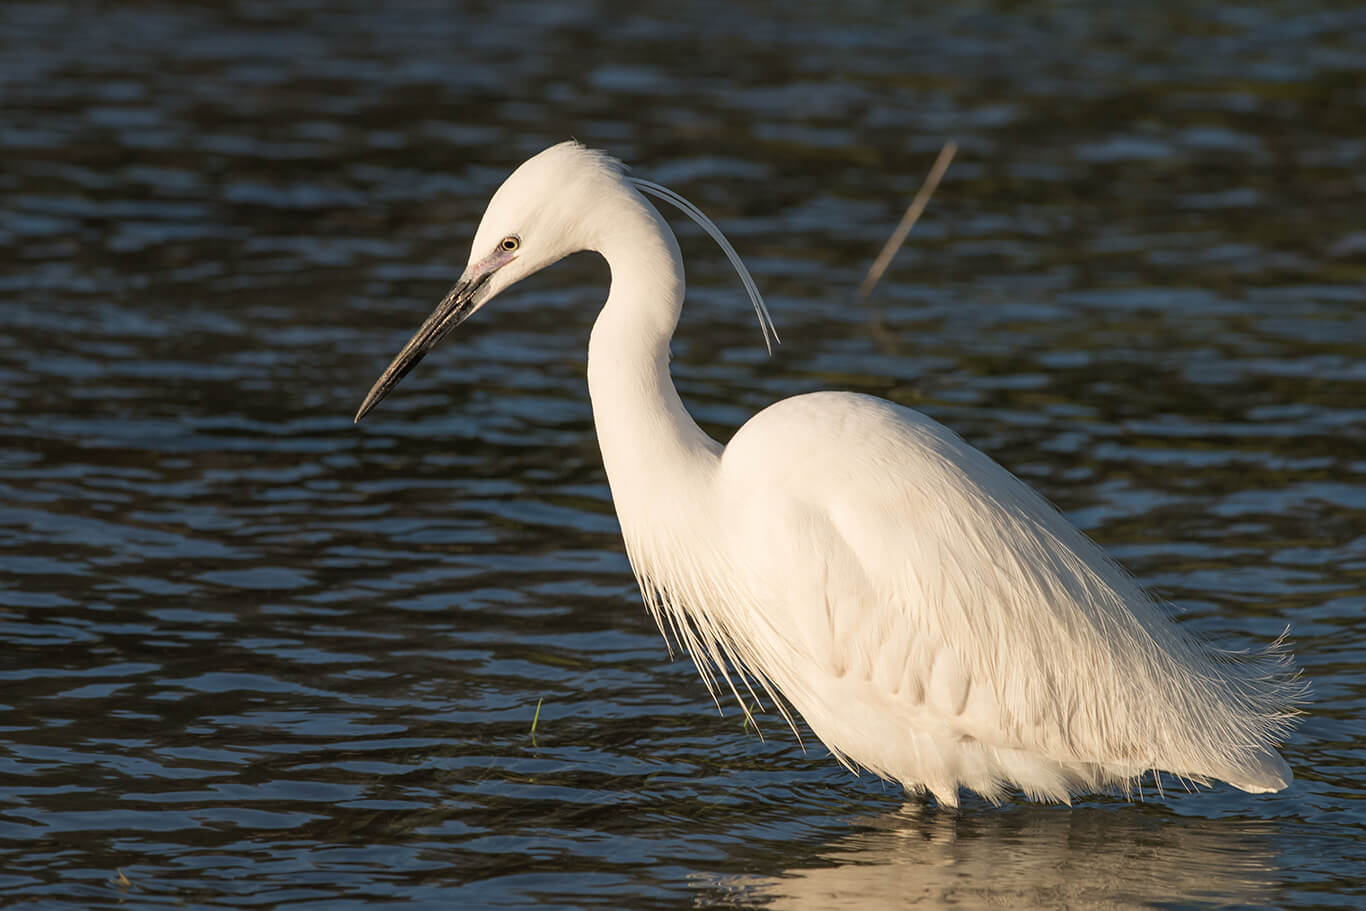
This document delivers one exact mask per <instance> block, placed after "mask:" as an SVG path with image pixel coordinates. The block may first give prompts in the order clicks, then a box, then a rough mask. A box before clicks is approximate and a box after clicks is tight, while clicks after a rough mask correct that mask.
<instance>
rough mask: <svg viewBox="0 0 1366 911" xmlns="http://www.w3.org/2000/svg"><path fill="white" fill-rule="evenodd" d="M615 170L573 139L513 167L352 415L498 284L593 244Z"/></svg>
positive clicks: (617, 177)
mask: <svg viewBox="0 0 1366 911" xmlns="http://www.w3.org/2000/svg"><path fill="white" fill-rule="evenodd" d="M622 172H623V167H622V165H621V163H620V162H618V161H617V160H616V159H614V158H611V157H610V156H608V155H606V154H605V153H603V152H598V151H596V150H593V149H589V148H587V147H585V146H582V145H580V144H579V143H577V142H562V143H560V144H559V145H554V146H551V147H550V148H548V149H546V150H545V151H544V152H541V153H540V154H538V155H536V156H535V157H533V158H530V159H528V160H527V161H526V162H524V163H523V164H522V165H521V167H519V168H517V170H515V171H513V172H512V174H511V175H509V176H508V178H507V180H505V181H503V185H502V186H501V187H499V188H498V192H496V193H494V194H493V199H491V200H490V201H489V205H488V208H487V209H486V210H485V211H484V217H483V218H482V219H481V220H480V222H479V230H477V231H476V232H475V234H474V244H473V246H472V247H471V249H470V257H469V261H468V263H467V264H466V265H465V271H464V273H463V274H462V275H461V276H460V280H459V281H458V282H456V283H455V287H453V288H451V290H450V292H449V293H448V294H447V295H446V296H445V298H443V299H442V301H441V303H439V304H438V305H437V307H436V309H435V310H433V311H432V314H431V316H429V317H427V320H426V322H424V323H423V324H422V327H421V328H419V329H418V330H417V332H416V333H415V334H414V335H413V337H412V338H411V339H409V340H408V344H406V345H404V346H403V350H402V351H400V352H399V353H398V356H397V357H395V358H394V360H393V361H392V362H391V363H390V364H389V366H388V368H387V369H385V371H384V373H383V374H381V375H380V378H379V379H378V380H376V381H375V385H374V386H372V387H371V389H370V392H369V394H368V395H366V397H365V401H364V402H363V403H362V404H361V406H360V410H359V411H357V412H356V420H357V421H359V420H360V419H361V418H363V417H365V415H366V414H368V413H369V411H370V410H371V409H372V408H374V407H375V406H376V405H378V404H379V402H380V400H382V399H383V398H384V397H385V396H386V395H388V394H389V392H390V391H391V390H392V389H393V388H394V387H395V386H397V385H398V383H399V381H400V380H402V379H403V378H404V377H405V376H407V375H408V373H409V371H411V370H412V369H413V368H414V367H416V366H417V364H418V362H419V361H421V360H422V358H423V357H424V356H426V354H427V352H428V351H430V350H431V349H432V348H433V347H434V346H435V345H436V343H437V342H439V341H441V339H442V338H444V337H445V336H446V335H447V333H449V332H450V331H451V330H452V329H454V328H455V327H456V326H458V325H460V324H461V323H462V322H464V321H465V320H466V319H468V318H469V317H470V316H471V315H472V314H473V313H474V312H475V311H476V310H478V309H479V308H480V307H482V306H484V305H485V304H486V303H488V302H489V301H490V300H492V299H493V298H494V297H496V296H497V295H498V294H499V293H501V292H502V291H503V290H504V289H506V288H509V287H511V286H512V285H514V284H516V283H517V282H519V281H521V280H522V279H524V278H526V277H527V276H529V275H533V274H535V273H536V272H539V271H540V270H542V269H544V268H546V267H547V266H550V265H553V264H555V263H557V262H559V261H560V260H561V259H563V258H564V257H566V256H568V255H569V254H571V253H577V252H578V251H580V250H588V249H594V248H595V247H596V246H597V244H598V242H599V240H600V236H599V234H600V232H599V229H598V227H597V226H598V225H599V224H601V223H603V219H602V218H601V217H599V216H600V213H602V210H603V207H602V205H601V203H602V201H603V199H604V198H611V197H612V196H613V195H614V193H613V191H616V192H617V193H619V192H620V188H621V186H622Z"/></svg>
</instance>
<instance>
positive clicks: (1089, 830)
mask: <svg viewBox="0 0 1366 911" xmlns="http://www.w3.org/2000/svg"><path fill="white" fill-rule="evenodd" d="M851 825H853V826H854V827H855V828H856V829H857V831H856V832H854V833H853V834H851V835H848V836H846V837H844V838H840V839H838V840H837V841H836V842H835V843H834V844H833V845H832V846H831V847H830V848H829V849H828V850H827V851H826V852H824V853H822V854H821V855H820V856H819V857H818V858H817V859H815V860H814V861H812V862H810V863H807V864H803V865H802V866H800V867H796V868H792V869H789V870H787V871H785V872H784V873H782V874H780V875H777V876H762V877H752V878H751V877H733V878H729V879H726V880H723V881H721V882H718V883H713V884H711V887H712V888H718V889H719V890H720V891H722V892H723V894H726V895H727V896H728V897H729V898H731V899H734V900H736V901H737V902H738V903H742V904H749V903H753V904H760V905H762V906H763V907H766V908H781V909H793V911H796V909H810V911H818V909H832V911H833V909H849V911H880V909H889V911H890V909H894V908H898V909H899V908H907V907H915V908H925V909H933V908H964V907H986V906H989V907H1002V908H1039V909H1043V908H1133V907H1140V906H1150V905H1153V904H1159V905H1160V904H1162V903H1164V902H1166V903H1175V904H1180V903H1201V904H1203V903H1210V904H1213V905H1218V906H1226V905H1234V906H1237V905H1272V904H1275V903H1276V884H1275V883H1276V876H1277V874H1278V873H1279V869H1278V864H1277V852H1276V850H1275V847H1274V842H1273V841H1272V839H1273V837H1274V835H1275V832H1276V827H1275V825H1274V823H1270V822H1266V821H1251V822H1247V821H1239V820H1232V819H1219V820H1207V819H1192V818H1186V817H1172V816H1167V815H1162V816H1155V815H1154V814H1153V813H1151V812H1147V811H1135V810H1130V809H1121V808H1117V807H1110V808H1105V809H1076V810H1069V811H1057V810H1052V809H1042V808H1034V807H1028V806H1020V807H1014V808H1010V809H1003V810H1001V811H999V812H995V813H983V814H970V815H960V814H954V813H945V812H941V811H936V810H934V809H933V808H927V807H925V806H924V805H919V804H907V805H906V806H905V807H903V808H902V809H901V810H900V811H898V812H895V813H890V814H887V815H885V816H877V817H870V818H863V819H856V820H852V821H851Z"/></svg>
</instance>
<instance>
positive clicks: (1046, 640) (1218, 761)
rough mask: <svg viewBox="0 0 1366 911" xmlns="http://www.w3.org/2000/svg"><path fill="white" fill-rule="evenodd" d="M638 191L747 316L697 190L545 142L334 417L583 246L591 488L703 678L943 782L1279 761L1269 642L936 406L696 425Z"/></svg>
mask: <svg viewBox="0 0 1366 911" xmlns="http://www.w3.org/2000/svg"><path fill="white" fill-rule="evenodd" d="M642 192H645V193H649V194H651V195H654V196H657V197H660V198H665V199H668V200H669V201H671V202H673V203H675V204H677V205H679V206H680V207H681V208H684V209H685V210H686V211H687V212H688V213H689V214H690V215H691V216H692V217H693V218H695V219H697V220H698V221H699V222H700V223H701V224H703V226H704V227H705V228H707V230H708V232H709V233H711V234H712V236H713V237H715V238H716V239H717V240H718V242H720V243H721V245H722V246H723V248H725V249H726V251H727V254H728V255H729V256H730V257H731V259H732V261H733V262H734V263H735V265H736V267H737V269H738V270H739V272H740V275H741V277H742V279H743V280H744V282H745V286H746V288H747V289H748V290H749V292H750V295H751V299H752V301H753V303H754V306H755V309H756V310H757V311H758V313H759V317H760V322H761V324H762V325H763V327H764V330H765V338H766V340H767V337H768V333H769V332H771V329H772V326H771V323H770V321H769V319H768V313H767V310H766V309H765V307H764V304H763V301H762V299H761V298H760V296H759V294H758V292H757V290H756V289H755V287H754V284H753V280H752V279H751V278H750V277H749V273H748V272H747V271H746V270H745V268H744V266H743V264H741V263H740V261H739V257H738V256H736V255H735V253H734V251H733V250H732V249H731V248H730V246H729V244H727V243H726V242H725V239H724V238H723V237H722V236H721V234H720V231H719V230H718V229H717V228H716V227H715V226H714V225H712V224H711V223H710V222H709V221H708V220H707V219H706V217H705V216H704V215H702V214H701V212H699V211H697V210H696V208H695V207H693V206H692V205H691V204H690V203H688V202H687V201H686V200H683V199H682V198H681V197H679V196H677V195H676V194H674V193H672V192H671V191H669V190H666V189H665V188H663V187H660V186H658V185H656V184H651V183H648V182H646V181H640V180H636V179H634V178H631V177H628V176H626V174H625V169H624V168H623V166H622V165H621V164H620V163H619V162H617V161H616V160H614V159H612V158H610V157H608V156H607V155H605V154H603V153H601V152H597V151H594V150H590V149H587V148H585V147H583V146H581V145H579V144H578V143H574V142H566V143H561V144H559V145H556V146H553V147H551V148H549V149H547V150H545V151H544V152H541V153H540V154H538V155H536V156H535V157H533V158H531V159H530V160H528V161H527V162H525V163H524V164H522V165H521V166H520V167H519V168H517V170H516V171H515V172H513V174H512V175H511V176H510V177H509V178H508V179H507V180H506V181H505V182H504V183H503V185H502V187H501V188H499V190H498V191H497V193H495V194H494V196H493V199H492V200H491V201H490V203H489V206H488V209H487V211H485V213H484V217H483V220H482V221H481V222H480V225H479V229H478V231H477V232H476V233H475V236H474V245H473V249H472V251H471V253H470V257H469V261H468V264H467V265H466V267H465V271H464V274H463V275H462V276H461V278H460V280H459V281H458V282H457V283H456V285H455V287H454V288H453V289H452V290H451V291H450V293H449V294H447V295H446V297H445V299H444V300H442V301H441V303H440V304H439V305H438V306H437V308H436V310H435V312H433V313H432V314H431V316H430V317H429V318H428V319H427V321H426V322H425V323H424V324H423V325H422V327H421V328H420V329H419V330H418V331H417V333H416V334H415V335H414V336H413V337H412V339H411V340H410V341H409V342H408V344H407V345H406V346H404V348H403V350H402V351H401V352H400V353H399V354H398V356H397V357H396V358H395V359H394V361H393V362H392V363H391V364H390V365H389V367H388V369H386V370H385V371H384V373H383V375H382V376H380V378H379V380H378V381H376V383H375V385H374V387H373V388H372V389H371V390H370V393H369V395H368V396H366V398H365V401H364V403H363V404H362V405H361V407H360V411H359V412H358V413H357V415H356V420H357V421H359V420H360V419H361V418H362V417H364V416H365V414H366V413H367V412H369V411H370V409H371V408H373V407H374V406H375V404H376V403H378V402H379V401H380V399H382V398H383V397H384V396H385V395H387V394H388V393H389V391H390V390H392V389H393V387H394V385H395V384H397V383H398V381H399V380H400V379H402V378H403V376H405V375H406V374H407V373H408V371H409V370H411V369H412V368H413V366H414V365H415V364H417V362H418V361H419V360H421V359H422V357H423V355H425V354H426V353H427V351H429V350H430V349H431V348H432V346H433V345H435V344H436V343H437V342H438V341H440V340H441V338H442V337H444V336H445V335H446V334H447V333H448V332H449V331H450V330H451V329H452V328H454V327H455V326H456V325H458V324H459V323H461V322H462V321H464V320H465V319H466V318H468V317H469V316H470V315H471V314H473V313H474V312H475V311H477V310H478V309H479V308H480V307H482V306H484V304H486V303H488V302H489V301H490V300H492V299H493V297H494V296H495V295H497V294H498V293H500V292H501V291H503V290H505V289H506V288H508V287H509V286H510V285H512V284H513V283H515V282H517V281H520V280H521V279H523V278H526V277H527V276H528V275H531V274H532V273H534V272H536V271H537V270H539V269H543V268H545V267H546V266H549V265H550V264H552V263H554V262H556V261H558V260H560V259H561V258H563V257H565V256H568V255H569V254H571V253H575V252H578V251H584V250H591V251H596V252H598V253H599V254H601V255H602V256H603V257H604V258H605V259H606V260H607V263H608V265H609V266H610V268H611V273H612V279H611V290H610V293H609V294H608V297H607V302H606V303H605V304H604V305H603V308H602V312H601V313H600V314H599V315H598V318H597V321H596V323H595V324H594V326H593V331H592V336H591V338H590V341H589V344H588V388H589V394H590V397H591V399H592V404H593V418H594V422H595V424H596V427H597V434H598V442H599V444H600V445H601V448H602V458H603V463H604V465H605V467H606V470H607V478H608V482H609V484H610V486H611V491H612V499H613V502H614V503H615V505H616V510H617V516H618V519H619V520H620V522H621V530H622V535H623V537H624V538H625V542H626V552H627V554H628V556H629V558H630V561H631V566H632V568H633V570H634V571H635V575H636V577H637V581H638V582H639V583H640V589H641V592H642V593H643V596H644V600H645V604H646V605H647V607H648V608H649V610H650V612H651V613H652V614H653V616H654V619H655V620H656V622H657V623H658V624H659V627H660V630H661V632H663V633H664V634H665V636H666V638H667V637H668V634H669V632H670V631H672V632H673V634H674V636H675V637H676V638H677V639H678V640H679V641H681V643H682V644H683V646H684V647H686V649H687V651H688V652H689V653H690V654H691V656H692V658H693V659H694V660H695V661H696V663H697V665H698V668H699V670H700V672H701V674H702V678H703V680H704V681H705V682H706V684H707V687H708V689H709V690H710V691H711V692H712V695H713V697H715V695H716V685H717V675H718V674H719V675H720V676H721V678H722V679H724V681H725V682H726V684H728V685H729V688H730V689H731V691H732V693H733V694H734V695H735V696H736V697H737V699H739V700H740V703H741V706H742V707H744V706H746V700H745V699H743V698H741V692H742V691H744V692H746V693H747V694H748V695H751V696H753V695H755V690H756V689H757V690H758V691H759V692H762V693H764V694H766V695H767V696H768V697H769V698H772V699H773V700H774V701H775V702H776V703H777V705H778V707H779V709H780V710H781V711H782V713H783V715H784V717H786V718H787V720H788V722H789V723H791V722H792V717H791V715H790V714H789V709H788V706H790V707H791V708H792V709H795V710H796V712H798V713H800V714H801V716H802V717H803V718H805V719H806V721H807V723H808V724H809V725H810V727H811V730H812V731H813V732H814V733H815V734H816V736H817V737H819V738H820V739H821V740H822V741H823V742H824V743H825V744H826V746H828V747H829V748H830V750H831V752H832V753H834V755H835V756H836V757H837V758H838V759H839V760H840V761H841V762H843V763H845V764H846V765H848V766H850V767H851V768H853V767H854V766H862V767H864V768H867V769H869V770H871V771H872V772H874V773H876V774H878V775H880V776H882V777H884V778H891V779H895V780H897V781H899V782H901V783H902V784H903V785H904V786H905V787H906V788H907V789H909V790H911V791H914V792H919V793H924V792H925V791H929V792H930V793H932V794H933V795H934V796H935V797H936V798H937V799H938V800H939V801H940V802H941V803H942V804H944V805H948V806H956V805H957V803H958V795H959V789H960V788H969V789H971V790H973V791H976V792H978V793H979V794H982V795H983V796H985V797H986V798H987V799H989V800H992V801H997V800H1000V799H1001V798H1002V797H1003V796H1004V795H1005V794H1006V793H1007V791H1008V789H1009V788H1010V787H1012V786H1014V787H1017V788H1019V789H1020V790H1021V791H1023V792H1024V794H1025V795H1026V796H1028V797H1029V798H1032V799H1036V800H1059V801H1069V800H1070V796H1071V795H1072V794H1073V793H1076V792H1083V791H1091V790H1096V789H1102V788H1107V787H1114V786H1118V787H1122V788H1124V789H1125V791H1126V792H1127V791H1128V790H1129V789H1130V788H1131V787H1132V786H1134V785H1135V784H1136V783H1137V782H1138V780H1139V778H1140V777H1141V776H1143V775H1144V774H1146V773H1148V772H1153V773H1154V776H1156V773H1157V772H1158V771H1159V770H1165V771H1167V772H1170V773H1173V774H1175V775H1177V776H1179V777H1180V778H1182V779H1185V780H1188V781H1191V782H1196V783H1200V784H1205V783H1208V782H1209V781H1210V780H1212V779H1220V780H1223V781H1226V782H1228V783H1230V784H1232V785H1233V786H1235V787H1238V788H1241V789H1243V790H1244V791H1250V792H1254V793H1262V792H1270V791H1279V790H1280V789H1282V788H1284V787H1286V786H1287V785H1288V784H1289V782H1290V781H1291V779H1292V777H1293V776H1292V775H1291V772H1290V769H1289V767H1288V766H1287V765H1286V764H1285V762H1284V760H1283V759H1282V758H1281V757H1280V755H1279V754H1278V753H1277V750H1276V748H1277V745H1278V744H1279V742H1280V741H1281V740H1283V738H1284V737H1285V735H1286V733H1287V732H1288V729H1289V726H1290V723H1291V720H1292V719H1293V717H1294V716H1295V714H1297V710H1296V705H1297V703H1298V702H1299V701H1300V700H1301V698H1302V695H1303V687H1302V684H1301V683H1300V681H1299V679H1298V677H1297V675H1296V674H1295V673H1294V672H1293V670H1292V669H1291V668H1290V663H1289V656H1288V655H1287V654H1286V652H1285V648H1284V646H1283V644H1281V643H1280V642H1279V641H1278V642H1277V643H1275V644H1273V645H1272V646H1270V647H1269V648H1268V649H1266V650H1265V651H1261V652H1257V653H1235V652H1231V651H1225V650H1220V649H1216V648H1213V647H1211V646H1209V645H1207V644H1205V643H1203V642H1201V641H1199V640H1197V639H1196V638H1194V637H1193V636H1191V635H1190V634H1188V633H1187V632H1185V631H1184V630H1183V629H1181V628H1180V627H1179V626H1177V625H1176V624H1175V623H1173V622H1172V620H1171V618H1170V617H1169V616H1168V612H1167V610H1166V609H1165V608H1164V607H1163V606H1162V605H1160V604H1159V603H1158V602H1156V601H1154V600H1153V599H1152V598H1151V597H1149V596H1148V595H1147V594H1145V593H1144V592H1143V591H1142V590H1141V589H1140V587H1139V586H1138V585H1137V584H1136V583H1135V582H1134V581H1133V580H1132V579H1131V578H1130V577H1129V576H1128V575H1126V574H1125V572H1124V571H1123V570H1122V569H1120V568H1119V567H1118V566H1117V565H1116V564H1115V563H1114V562H1113V561H1112V560H1111V559H1110V558H1109V557H1108V556H1107V555H1106V554H1105V553H1104V552H1103V551H1102V550H1101V549H1100V548H1099V547H1098V546H1097V545H1096V544H1094V543H1093V542H1092V541H1091V540H1090V539H1088V538H1087V537H1086V536H1085V535H1083V534H1082V533H1081V532H1079V531H1078V530H1077V529H1075V528H1074V527H1073V526H1072V525H1071V524H1070V523H1068V522H1067V521H1066V519H1064V518H1063V517H1062V515H1061V514H1060V513H1058V512H1057V511H1056V510H1055V509H1054V508H1053V507H1052V506H1051V505H1050V504H1048V503H1047V502H1046V501H1045V500H1044V499H1043V498H1042V497H1040V496H1039V495H1038V494H1036V493H1034V491H1032V490H1031V489H1030V488H1028V487H1027V486H1025V485H1024V484H1023V483H1022V482H1021V481H1019V480H1018V479H1017V478H1015V477H1014V476H1013V475H1011V474H1010V473H1009V472H1008V471H1006V470H1005V469H1003V468H1001V467H1000V466H999V465H997V464H996V463H995V462H993V461H992V460H991V459H990V458H988V457H987V456H985V455H983V454H982V453H981V452H978V451H977V450H976V449H974V448H972V447H971V446H969V445H968V444H967V443H965V442H963V440H962V439H960V438H959V437H958V436H957V435H956V434H954V433H953V432H952V431H950V430H948V429H947V428H945V427H943V426H942V425H940V424H938V423H937V422H935V421H933V420H931V419H930V418H928V417H926V416H924V415H922V414H919V413H917V412H915V411H911V410H909V409H907V408H903V407H901V406H898V405H895V404H892V403H891V402H887V401H884V400H882V399H878V398H874V397H871V396H867V395H856V394H852V393H841V392H817V393H811V394H807V395H799V396H796V397H793V398H789V399H786V400H783V401H780V402H778V403H777V404H774V405H772V406H770V407H768V408H766V409H765V410H763V411H762V412H760V413H759V414H758V415H756V416H755V417H753V418H752V419H751V420H749V421H748V422H747V423H746V424H745V425H744V426H743V427H741V428H740V430H739V431H738V432H737V433H736V434H735V437H734V438H733V439H732V440H731V441H730V443H729V444H728V445H726V446H722V445H721V444H720V443H718V442H716V441H715V440H713V439H711V438H710V437H708V436H707V435H706V434H705V433H703V432H702V430H701V429H700V428H699V427H698V426H697V424H696V423H695V422H694V421H693V419H692V417H691V416H690V415H689V414H688V412H687V410H686V409H685V408H684V406H683V402H682V401H681V400H680V399H679V396H678V392H677V391H676V390H675V388H674V385H673V381H672V379H671V377H670V375H669V342H670V339H671V338H672V336H673V333H674V329H675V327H676V325H677V323H678V318H679V311H680V309H681V307H682V304H683V288H684V282H683V262H682V257H681V255H680V253H679V249H678V243H677V241H676V239H675V238H674V235H673V232H672V231H671V230H670V229H669V227H668V225H667V224H666V223H665V221H664V219H663V218H662V217H661V216H660V214H659V212H658V211H656V209H655V208H654V207H653V206H652V205H651V204H650V203H649V202H648V201H647V200H646V199H645V197H644V196H643V195H642ZM779 697H781V698H779ZM783 700H785V701H786V705H785V704H784V702H783ZM744 711H745V712H746V714H748V708H744ZM793 729H794V731H795V730H796V728H795V725H794V726H793Z"/></svg>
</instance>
